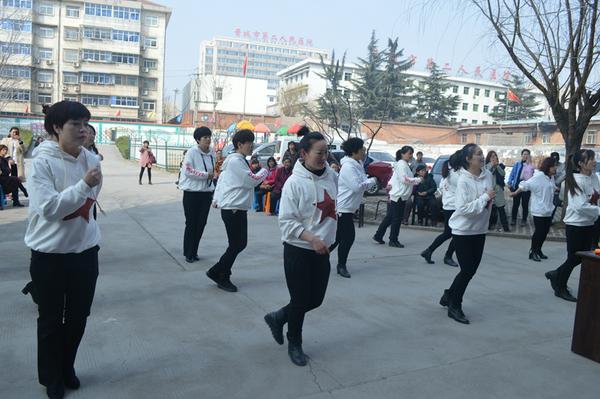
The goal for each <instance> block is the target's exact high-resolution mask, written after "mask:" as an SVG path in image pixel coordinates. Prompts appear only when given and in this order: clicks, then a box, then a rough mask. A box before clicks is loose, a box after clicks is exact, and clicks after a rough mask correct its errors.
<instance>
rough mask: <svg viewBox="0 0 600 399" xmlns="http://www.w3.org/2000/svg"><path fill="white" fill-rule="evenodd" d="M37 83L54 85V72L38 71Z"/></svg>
mask: <svg viewBox="0 0 600 399" xmlns="http://www.w3.org/2000/svg"><path fill="white" fill-rule="evenodd" d="M37 81H38V82H41V83H52V82H53V81H54V73H53V72H52V71H38V72H37Z"/></svg>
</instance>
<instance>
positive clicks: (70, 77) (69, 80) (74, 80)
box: [63, 72, 79, 85]
mask: <svg viewBox="0 0 600 399" xmlns="http://www.w3.org/2000/svg"><path fill="white" fill-rule="evenodd" d="M63 83H65V84H71V85H73V84H78V83H79V75H77V74H76V73H73V72H63Z"/></svg>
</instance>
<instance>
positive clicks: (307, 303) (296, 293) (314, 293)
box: [283, 243, 331, 344]
mask: <svg viewBox="0 0 600 399" xmlns="http://www.w3.org/2000/svg"><path fill="white" fill-rule="evenodd" d="M283 266H284V269H285V281H286V283H287V286H288V291H289V292H290V303H289V304H288V305H287V306H285V307H284V308H283V310H284V312H285V316H286V319H287V321H288V332H287V337H288V341H289V342H291V343H295V344H301V343H302V326H303V324H304V315H305V314H306V313H307V312H309V311H311V310H313V309H316V308H318V307H319V306H321V304H322V303H323V299H324V298H325V292H326V291H327V283H328V282H329V272H330V268H331V266H330V264H329V255H319V254H317V253H316V252H315V251H311V250H308V249H304V248H299V247H295V246H293V245H290V244H288V243H284V244H283Z"/></svg>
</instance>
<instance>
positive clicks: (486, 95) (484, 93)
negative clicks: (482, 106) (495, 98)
mask: <svg viewBox="0 0 600 399" xmlns="http://www.w3.org/2000/svg"><path fill="white" fill-rule="evenodd" d="M483 95H484V97H489V96H490V89H485V90H484V91H483Z"/></svg>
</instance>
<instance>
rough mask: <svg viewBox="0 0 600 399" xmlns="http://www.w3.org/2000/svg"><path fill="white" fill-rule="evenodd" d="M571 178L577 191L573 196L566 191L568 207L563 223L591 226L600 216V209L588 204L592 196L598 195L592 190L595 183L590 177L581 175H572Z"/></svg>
mask: <svg viewBox="0 0 600 399" xmlns="http://www.w3.org/2000/svg"><path fill="white" fill-rule="evenodd" d="M573 177H575V181H576V182H577V185H578V186H579V190H576V191H575V195H572V194H571V191H568V205H567V211H566V213H565V219H564V222H565V224H569V225H571V226H591V225H593V224H594V223H595V222H596V219H598V216H600V207H599V206H598V205H594V204H592V203H591V202H590V199H591V198H592V195H594V194H595V195H598V191H596V190H595V189H594V186H595V184H596V183H595V182H594V180H593V179H592V177H591V176H586V175H582V174H581V173H574V174H573Z"/></svg>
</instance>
